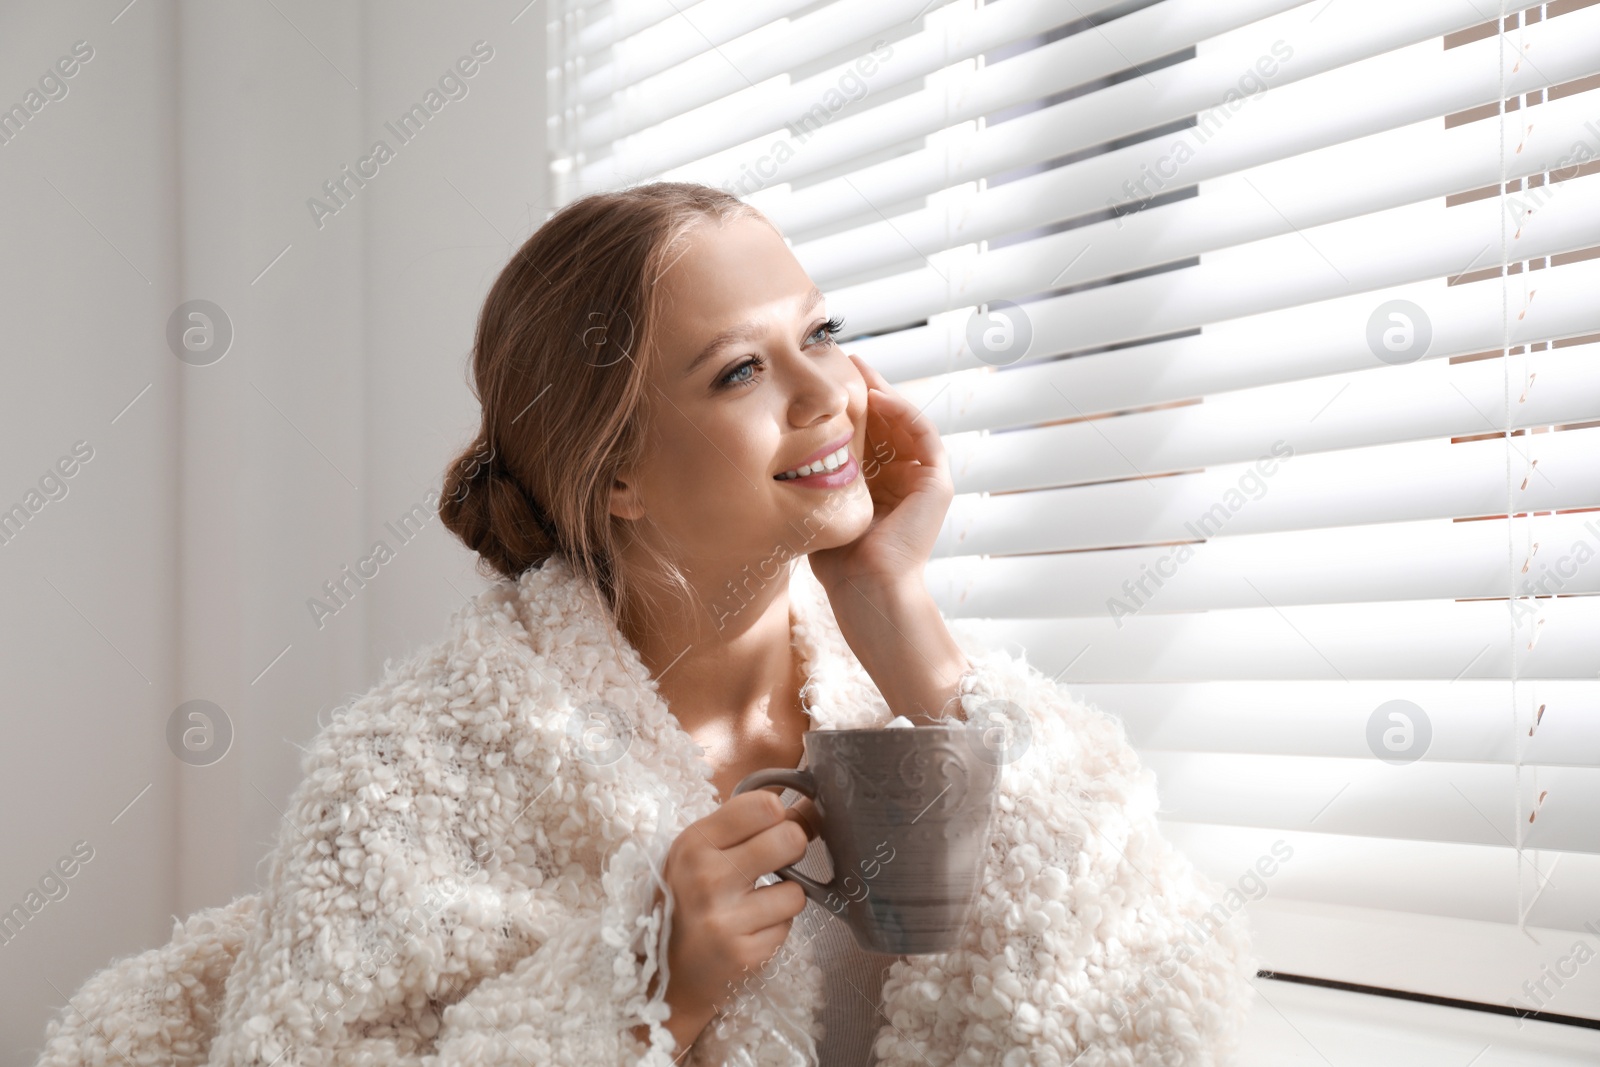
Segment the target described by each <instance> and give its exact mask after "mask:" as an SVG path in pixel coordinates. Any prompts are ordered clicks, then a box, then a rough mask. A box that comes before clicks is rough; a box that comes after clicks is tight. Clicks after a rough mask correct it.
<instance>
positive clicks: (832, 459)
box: [778, 445, 850, 481]
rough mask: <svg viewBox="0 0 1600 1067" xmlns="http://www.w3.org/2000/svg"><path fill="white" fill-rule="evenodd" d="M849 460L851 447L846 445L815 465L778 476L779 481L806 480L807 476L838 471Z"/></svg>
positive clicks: (798, 468) (808, 465) (810, 464)
mask: <svg viewBox="0 0 1600 1067" xmlns="http://www.w3.org/2000/svg"><path fill="white" fill-rule="evenodd" d="M849 459H850V446H849V445H845V446H844V447H843V448H841V449H839V451H837V452H832V453H829V454H828V455H826V456H823V457H822V458H821V459H819V460H817V461H816V462H815V463H809V464H807V465H805V466H803V467H796V468H795V469H794V470H788V471H784V472H783V473H782V474H780V475H778V480H779V481H788V480H789V479H791V478H804V477H806V476H807V475H810V474H819V473H821V472H822V471H836V470H838V469H839V468H840V467H842V466H844V465H845V463H846V462H847V461H848V460H849Z"/></svg>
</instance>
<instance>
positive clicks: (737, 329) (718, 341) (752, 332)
mask: <svg viewBox="0 0 1600 1067" xmlns="http://www.w3.org/2000/svg"><path fill="white" fill-rule="evenodd" d="M821 300H822V290H821V289H818V288H817V287H816V286H814V285H813V286H812V287H811V291H810V292H809V293H807V294H806V300H805V303H804V304H803V305H801V307H800V314H802V315H805V314H807V313H809V312H810V311H811V309H812V308H814V307H816V306H817V304H818V303H820V302H821ZM760 333H761V325H760V323H756V322H741V323H739V324H738V325H737V326H729V327H728V328H727V329H726V330H723V331H721V332H720V333H718V334H717V335H716V336H715V337H713V338H712V339H711V340H710V341H709V342H708V343H707V344H706V346H705V347H704V348H702V349H701V350H700V354H699V355H698V356H695V357H694V358H693V359H691V360H690V361H689V365H688V366H687V367H685V368H684V369H683V376H684V377H685V378H687V377H688V376H689V375H691V374H693V373H694V370H695V368H696V367H698V366H700V364H702V363H704V362H705V361H706V360H708V359H710V358H711V357H713V356H715V355H716V354H717V353H718V352H720V351H722V350H723V349H724V348H726V347H728V346H729V345H732V344H737V343H738V342H740V341H748V340H750V339H752V338H754V337H756V336H758V335H759V334H760Z"/></svg>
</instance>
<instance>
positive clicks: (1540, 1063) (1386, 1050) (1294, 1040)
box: [1235, 978, 1600, 1067]
mask: <svg viewBox="0 0 1600 1067" xmlns="http://www.w3.org/2000/svg"><path fill="white" fill-rule="evenodd" d="M1253 984H1254V986H1255V988H1256V993H1257V996H1256V1001H1255V1010H1254V1011H1253V1012H1252V1013H1251V1017H1250V1027H1249V1030H1248V1031H1247V1033H1246V1035H1245V1039H1244V1044H1243V1046H1242V1047H1241V1049H1240V1051H1239V1056H1238V1058H1237V1060H1236V1061H1235V1062H1236V1063H1237V1064H1238V1065H1239V1067H1295V1065H1298V1064H1305V1065H1307V1067H1328V1064H1330V1063H1333V1064H1345V1063H1359V1064H1361V1065H1362V1067H1390V1065H1394V1067H1464V1065H1466V1064H1471V1065H1472V1067H1584V1065H1592V1064H1595V1063H1600V1030H1590V1029H1587V1028H1584V1027H1580V1026H1568V1025H1564V1024H1561V1023H1548V1022H1538V1021H1535V1020H1528V1019H1518V1018H1516V1017H1515V1016H1511V1015H1496V1014H1493V1013H1491V1012H1480V1011H1469V1010H1467V1009H1464V1008H1449V1007H1442V1006H1440V1005H1436V1004H1423V1003H1419V1002H1416V1001H1409V1000H1399V999H1395V998H1392V997H1382V996H1373V995H1370V994H1366V993H1350V992H1346V991H1344V990H1341V989H1326V988H1322V987H1319V986H1308V985H1302V984H1300V983H1296V982H1281V981H1275V980H1273V979H1270V978H1257V979H1255V980H1254V982H1253Z"/></svg>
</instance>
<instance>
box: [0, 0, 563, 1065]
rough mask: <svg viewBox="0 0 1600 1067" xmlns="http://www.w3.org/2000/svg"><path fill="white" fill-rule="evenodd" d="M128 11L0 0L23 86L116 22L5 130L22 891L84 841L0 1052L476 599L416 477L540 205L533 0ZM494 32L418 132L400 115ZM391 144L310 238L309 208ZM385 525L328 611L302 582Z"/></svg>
mask: <svg viewBox="0 0 1600 1067" xmlns="http://www.w3.org/2000/svg"><path fill="white" fill-rule="evenodd" d="M125 3H126V0H106V2H99V0H97V2H95V3H88V2H73V3H62V4H50V5H45V4H23V3H17V2H10V3H5V4H4V5H3V6H0V106H3V107H6V108H9V107H10V105H12V104H13V103H18V104H25V99H24V98H25V94H26V93H27V92H28V91H29V89H30V88H37V87H38V81H39V79H40V77H41V76H43V75H45V74H46V72H47V71H48V70H49V69H50V68H51V66H52V64H53V63H54V62H55V61H56V60H57V59H58V58H59V57H63V56H68V55H70V54H71V52H72V49H73V45H74V44H75V43H76V42H79V41H87V42H88V45H89V46H90V47H92V48H93V56H92V58H90V59H89V60H87V62H82V63H81V64H80V66H79V68H78V69H77V70H76V71H75V73H74V74H73V76H72V77H71V78H70V79H63V84H64V85H65V86H66V89H67V92H66V95H65V96H64V97H62V98H60V99H57V100H50V101H48V102H47V103H45V104H44V105H43V106H42V107H40V108H39V110H38V113H37V114H34V115H32V117H31V119H30V120H29V121H28V122H27V123H26V124H25V125H23V126H22V128H21V130H20V132H14V133H13V132H12V131H11V130H8V133H12V136H11V139H10V140H9V141H7V142H6V143H4V144H0V218H3V220H4V221H3V226H0V232H3V233H4V235H5V236H4V240H3V242H0V511H7V510H9V509H10V508H11V507H12V506H13V505H23V507H24V509H26V508H27V506H28V505H29V504H30V503H31V504H32V505H33V506H34V507H37V508H38V511H37V513H36V514H30V515H29V516H28V517H27V519H26V522H25V523H24V524H23V525H22V526H21V528H20V531H17V530H15V528H13V529H9V530H5V531H4V532H5V534H6V536H8V537H9V538H10V540H9V541H8V542H7V543H3V544H0V603H3V605H4V612H3V615H0V633H3V635H4V641H3V643H0V679H3V682H4V686H3V689H0V708H3V713H4V720H5V726H6V733H5V741H6V744H4V745H0V811H4V812H5V815H6V817H5V819H4V820H3V823H0V857H3V861H0V910H6V911H9V910H10V909H11V908H12V907H13V906H14V905H21V906H23V908H24V911H27V904H28V902H29V901H28V894H29V893H30V891H33V890H38V889H39V883H40V880H41V878H43V877H44V876H46V875H47V873H48V872H49V871H50V870H51V869H52V868H53V867H54V865H55V864H56V863H57V861H58V860H62V859H63V858H67V857H70V855H71V853H72V850H73V847H74V845H75V843H77V842H80V841H84V842H88V847H90V848H92V849H93V858H92V859H90V860H88V861H87V862H85V863H81V864H80V865H79V866H78V867H77V868H76V870H75V873H74V874H73V876H72V877H71V878H63V879H61V880H60V884H61V885H64V886H65V888H66V890H67V894H66V895H65V896H64V897H62V898H61V899H59V900H48V899H47V896H46V894H44V893H42V892H41V893H40V894H39V896H38V897H35V898H34V899H33V900H32V903H33V905H34V906H35V907H38V911H37V913H31V914H30V915H29V918H28V921H27V922H26V923H25V924H23V925H22V926H21V928H20V929H19V930H15V931H14V936H12V933H13V931H7V932H6V933H5V936H6V937H8V938H9V940H4V941H3V942H0V1050H4V1051H0V1064H3V1065H6V1067H10V1065H14V1064H29V1063H32V1062H33V1059H34V1057H35V1056H36V1055H37V1051H38V1046H39V1044H40V1042H41V1040H42V1036H43V1027H44V1024H45V1021H46V1020H47V1019H48V1018H49V1017H50V1015H51V1014H52V1013H54V1012H55V1011H56V1010H57V1009H58V1008H59V1007H60V1006H61V1005H62V1004H63V1003H64V997H65V996H66V995H70V994H71V993H72V992H73V991H74V990H75V989H76V988H77V987H78V985H79V984H81V982H82V981H83V980H84V979H85V978H86V977H87V976H88V975H89V974H91V973H92V972H93V971H95V970H96V969H98V968H99V967H102V966H104V965H105V964H107V963H108V962H110V961H111V960H112V959H113V958H115V957H117V956H121V955H124V954H128V953H133V952H138V951H142V950H144V949H147V948H151V947H154V946H155V945H158V944H160V943H161V942H162V941H164V940H165V939H166V937H167V936H168V935H169V933H170V929H171V925H172V921H173V918H174V917H184V916H187V915H189V914H190V913H192V912H193V911H195V910H197V909H199V908H202V907H207V906H210V905H214V904H221V903H225V902H227V901H228V900H230V899H232V898H233V897H235V896H237V895H239V894H241V893H246V892H251V891H254V890H255V889H256V888H257V887H258V886H259V884H260V877H261V876H262V874H264V870H265V868H264V867H261V868H260V869H259V870H258V864H259V863H260V861H261V860H262V859H263V857H264V856H265V855H266V854H267V852H268V851H269V850H270V848H271V846H272V843H273V841H274V840H275V839H276V836H277V834H278V833H279V831H280V829H281V827H280V824H281V817H280V815H279V811H280V810H282V809H283V807H284V804H285V801H286V798H287V797H288V795H289V793H290V791H291V790H292V789H293V788H294V786H295V785H296V784H297V783H298V781H299V778H300V771H299V765H298V761H299V758H300V752H299V751H298V749H297V748H296V747H295V746H296V744H297V743H298V744H303V743H304V742H305V741H306V740H307V739H308V738H309V737H310V736H311V735H312V734H313V733H315V731H316V729H317V716H318V714H319V713H322V714H324V715H325V714H326V713H327V712H328V711H330V710H331V709H332V708H334V707H335V706H337V705H338V704H340V703H342V702H344V701H346V700H347V699H348V698H349V697H351V696H353V695H355V694H357V693H359V692H361V691H363V690H365V689H366V688H368V687H370V686H371V685H372V684H373V683H374V682H375V681H376V680H377V678H378V675H379V673H380V670H381V666H382V663H383V660H384V658H385V657H391V656H399V655H402V654H404V653H406V652H407V651H409V650H411V649H412V648H414V647H416V646H417V645H419V644H421V643H424V642H426V641H430V640H432V639H434V638H435V637H436V636H438V635H439V634H440V633H441V632H442V630H443V628H444V626H445V624H446V622H447V620H448V617H449V613H450V612H451V611H452V610H454V608H455V607H456V606H458V605H459V604H460V603H461V602H462V599H463V597H464V596H467V595H470V594H471V593H473V592H475V591H476V590H477V589H479V588H481V586H482V581H481V579H479V578H477V577H476V575H475V574H474V572H473V570H472V562H473V557H472V556H471V554H470V553H468V552H467V550H466V549H465V548H463V547H462V546H461V545H460V544H459V543H458V542H456V541H455V540H454V538H452V537H450V536H449V535H448V534H447V533H446V532H445V531H444V529H443V527H442V525H441V524H440V523H439V522H438V519H437V516H435V515H434V514H433V513H432V511H431V509H430V508H428V506H427V500H428V493H429V492H430V491H434V492H436V491H437V489H438V486H439V484H440V480H441V476H442V472H443V468H444V465H445V463H446V461H447V460H448V458H449V457H450V456H451V455H453V454H454V451H455V450H456V449H457V448H459V447H461V446H463V445H464V444H465V443H466V442H468V441H469V440H470V439H471V436H472V435H473V433H474V432H475V430H476V423H477V406H476V402H475V401H474V400H473V399H472V397H471V394H470V392H469V390H468V388H467V383H466V372H467V363H466V358H467V354H468V352H469V350H470V346H471V342H472V331H473V326H474V322H475V316H476V313H477V310H478V307H479V306H480V304H481V302H482V299H483V296H484V294H485V292H486V290H487V288H488V286H489V284H490V283H491V282H492V281H493V278H494V276H495V274H496V273H497V271H498V270H499V268H500V266H501V265H502V264H503V263H504V262H505V261H506V260H507V259H508V258H509V255H510V253H511V251H512V249H513V247H514V243H517V242H520V241H521V240H523V239H524V238H525V237H526V236H527V234H528V233H529V232H531V229H532V227H533V226H534V225H535V224H536V223H537V222H539V221H542V220H543V218H544V216H545V212H546V210H547V208H546V200H547V197H546V181H545V152H544V146H543V131H544V124H543V111H544V104H543V95H544V65H545V46H544V26H543V19H544V15H543V12H542V8H541V7H540V6H539V5H534V6H533V7H532V8H530V9H527V10H526V11H522V4H521V3H520V2H516V0H513V2H511V3H490V2H487V0H465V2H463V0H457V2H455V3H452V4H450V5H441V4H424V3H421V2H409V3H392V2H391V3H381V4H380V3H375V2H369V3H362V4H354V3H350V4H339V5H329V4H317V3H313V2H311V0H273V2H272V3H264V4H263V3H248V4H247V3H217V2H215V0H137V2H136V3H135V4H134V5H132V6H131V7H127V8H126V9H124V5H125ZM519 11H522V13H521V14H520V15H519ZM513 19H515V21H513ZM480 40H481V41H484V42H486V43H487V44H488V46H489V47H491V48H492V49H493V56H492V58H491V59H489V60H488V61H487V62H483V63H481V64H480V65H479V66H478V68H477V70H476V73H475V74H474V75H473V76H472V77H470V78H462V79H461V82H462V83H464V84H465V86H466V90H467V91H466V95H465V96H462V97H460V98H458V99H447V100H446V103H445V104H444V106H443V107H442V108H440V110H439V111H438V113H437V114H434V115H432V116H431V118H430V119H429V121H428V122H427V124H426V126H425V128H424V129H423V130H422V131H421V132H420V133H418V134H417V135H416V136H415V138H414V139H413V140H412V141H410V142H409V143H406V144H401V143H400V141H399V139H398V138H397V137H396V136H395V135H394V134H393V133H391V132H390V131H389V130H388V129H386V128H385V123H386V122H391V121H394V120H396V119H397V118H398V117H399V116H400V115H401V114H402V113H403V112H404V111H405V110H406V109H407V108H409V107H410V105H412V104H413V103H423V102H425V101H424V94H425V93H426V92H427V91H428V90H429V89H430V88H437V86H438V83H439V80H440V76H441V75H442V74H444V73H445V72H446V71H447V70H448V69H449V68H450V67H451V65H452V64H454V63H455V62H456V60H457V59H458V58H461V57H463V56H470V55H471V52H472V48H473V45H474V43H475V42H478V41H480ZM80 51H82V50H80ZM50 88H51V91H52V92H54V93H57V94H58V95H59V90H58V89H56V88H54V83H51V86H50ZM451 91H452V92H456V93H459V91H460V90H459V89H455V88H453V87H452V88H451ZM42 95H43V94H41V96H42ZM444 95H445V94H443V93H441V96H444ZM380 138H381V139H383V140H385V141H386V142H388V143H389V145H390V147H391V148H392V149H393V150H394V155H393V158H392V159H390V160H389V161H388V162H387V163H384V164H382V165H381V166H379V168H378V171H377V173H376V175H374V176H373V177H371V178H369V179H367V184H366V185H365V187H363V188H359V189H357V190H356V192H355V194H354V196H352V197H351V198H350V199H349V203H348V206H347V207H345V208H343V209H342V210H340V211H338V213H337V214H335V215H332V216H331V217H326V218H324V219H323V220H322V225H321V227H320V228H319V227H318V225H317V223H316V222H315V221H314V219H313V216H312V213H311V211H310V210H309V209H308V207H307V204H306V201H307V199H308V198H310V197H313V196H321V197H322V198H323V199H324V200H327V199H328V198H327V197H326V196H325V195H324V194H323V193H322V189H321V187H322V184H323V182H325V181H328V180H330V179H332V178H334V177H337V176H338V172H339V171H340V168H341V166H343V165H345V164H348V165H349V166H350V167H351V168H352V169H354V168H355V167H356V166H357V162H358V160H360V159H361V158H362V157H363V156H366V155H368V153H369V150H370V148H371V146H372V144H373V142H374V141H375V140H378V139H380ZM280 253H281V258H279V257H280ZM197 298H199V299H205V300H209V301H212V302H214V303H215V304H216V305H218V306H220V307H221V308H222V309H223V311H224V312H225V314H226V316H227V318H228V319H229V320H230V321H231V323H232V328H233V333H234V336H233V341H232V344H231V347H230V348H229V350H228V352H227V354H226V355H225V356H224V357H223V358H221V359H220V360H217V361H215V362H212V363H210V364H209V365H191V364H190V363H186V362H183V361H181V360H180V359H178V358H177V357H176V356H175V355H174V354H173V352H172V351H171V350H170V349H169V347H168V343H167V339H166V332H167V322H168V318H169V316H170V315H171V314H172V312H173V310H174V309H175V308H176V307H177V306H178V305H179V304H180V303H182V302H184V301H188V300H192V299H197ZM198 359H199V361H200V362H204V357H203V356H201V357H198ZM130 405H131V406H130ZM80 441H82V442H87V447H86V448H81V449H80V451H81V452H85V453H86V452H87V450H88V448H92V450H93V455H92V458H91V459H89V460H88V461H87V462H84V463H82V464H81V465H79V466H78V467H77V468H76V469H75V471H74V473H73V475H72V476H71V477H70V478H65V479H62V481H63V482H64V484H65V487H66V495H65V496H60V497H59V499H54V500H48V501H47V502H45V503H44V504H43V506H42V507H41V506H39V501H40V500H41V499H44V498H45V494H44V493H41V494H40V496H39V497H37V498H32V499H30V498H29V497H28V494H29V492H30V490H33V489H37V488H39V483H40V479H41V478H42V477H45V476H46V475H47V473H48V472H49V471H50V470H51V469H52V467H53V465H54V464H55V463H56V462H57V460H58V459H61V458H62V457H65V456H69V455H70V453H71V452H72V449H73V446H74V444H75V443H76V442H80ZM51 491H52V492H55V493H57V494H59V490H57V489H55V488H54V483H52V487H51ZM413 505H421V510H420V511H419V512H418V513H417V514H418V515H419V516H422V517H425V519H426V525H425V526H424V527H423V528H422V530H421V533H420V535H419V536H416V537H415V539H413V540H411V541H409V542H406V543H402V542H401V541H400V540H399V539H398V538H397V537H396V536H395V535H394V534H393V533H391V532H390V530H389V529H388V528H387V527H386V526H385V523H386V522H388V523H392V524H395V525H398V520H399V519H400V517H401V516H403V515H405V514H406V513H407V512H409V511H411V509H412V507H413ZM380 539H381V540H383V541H385V542H386V543H387V544H388V546H389V548H390V549H391V550H393V553H394V555H393V558H392V560H391V561H390V562H388V563H385V564H384V565H382V566H381V567H380V568H379V570H378V573H377V574H376V575H375V576H374V577H372V578H371V579H370V580H368V581H367V584H366V586H365V587H364V588H362V589H360V590H359V591H358V592H357V593H356V594H355V595H354V596H353V597H352V598H351V599H350V601H349V603H348V606H345V607H343V608H341V609H340V610H339V611H338V612H337V613H336V614H334V615H332V616H331V617H328V618H326V619H324V620H323V624H322V626H321V627H320V628H319V627H318V625H317V623H316V622H314V621H313V618H312V615H311V612H310V611H309V610H308V607H307V601H308V599H309V598H311V597H313V596H316V595H318V594H319V593H320V592H321V587H322V585H323V583H324V582H325V581H329V580H332V579H334V578H336V577H338V576H339V575H340V570H341V568H342V567H344V566H345V565H347V564H348V565H350V566H351V567H352V568H353V567H354V565H355V563H356V561H357V560H358V559H360V558H362V557H364V556H367V555H368V554H369V553H370V550H371V548H372V545H373V543H374V541H376V540H380ZM280 653H281V656H280ZM193 699H204V700H209V701H212V702H214V703H215V704H216V705H218V706H219V707H220V708H221V709H223V712H224V713H225V715H226V717H227V720H228V721H229V723H230V724H231V729H232V731H233V739H232V743H231V746H230V747H229V748H228V750H227V753H226V755H224V756H223V757H222V758H221V759H219V760H217V761H215V762H213V763H210V764H209V765H205V766H201V765H196V764H191V763H186V762H184V761H182V760H180V759H179V758H178V757H177V756H176V755H175V754H174V752H173V751H172V750H171V749H170V748H169V747H168V742H167V728H168V721H169V718H170V717H171V715H172V713H173V711H174V709H176V708H177V707H178V706H179V705H180V704H182V703H183V702H185V701H189V700H193ZM86 851H87V850H80V852H86ZM50 888H51V889H52V890H53V891H54V892H55V894H56V895H60V889H59V888H57V887H55V886H54V885H52V886H51V887H50ZM41 900H43V901H45V902H44V903H43V906H42V907H41V906H39V905H40V901H41Z"/></svg>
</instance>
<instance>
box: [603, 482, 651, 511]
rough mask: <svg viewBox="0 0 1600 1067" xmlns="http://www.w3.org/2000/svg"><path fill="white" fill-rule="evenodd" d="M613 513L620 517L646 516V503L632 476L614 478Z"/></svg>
mask: <svg viewBox="0 0 1600 1067" xmlns="http://www.w3.org/2000/svg"><path fill="white" fill-rule="evenodd" d="M611 514H613V515H615V516H616V517H617V518H619V519H642V518H644V503H643V502H642V501H641V500H640V499H639V491H638V489H637V488H636V487H635V484H634V482H633V479H632V478H631V477H628V478H616V479H613V480H612V482H611Z"/></svg>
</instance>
